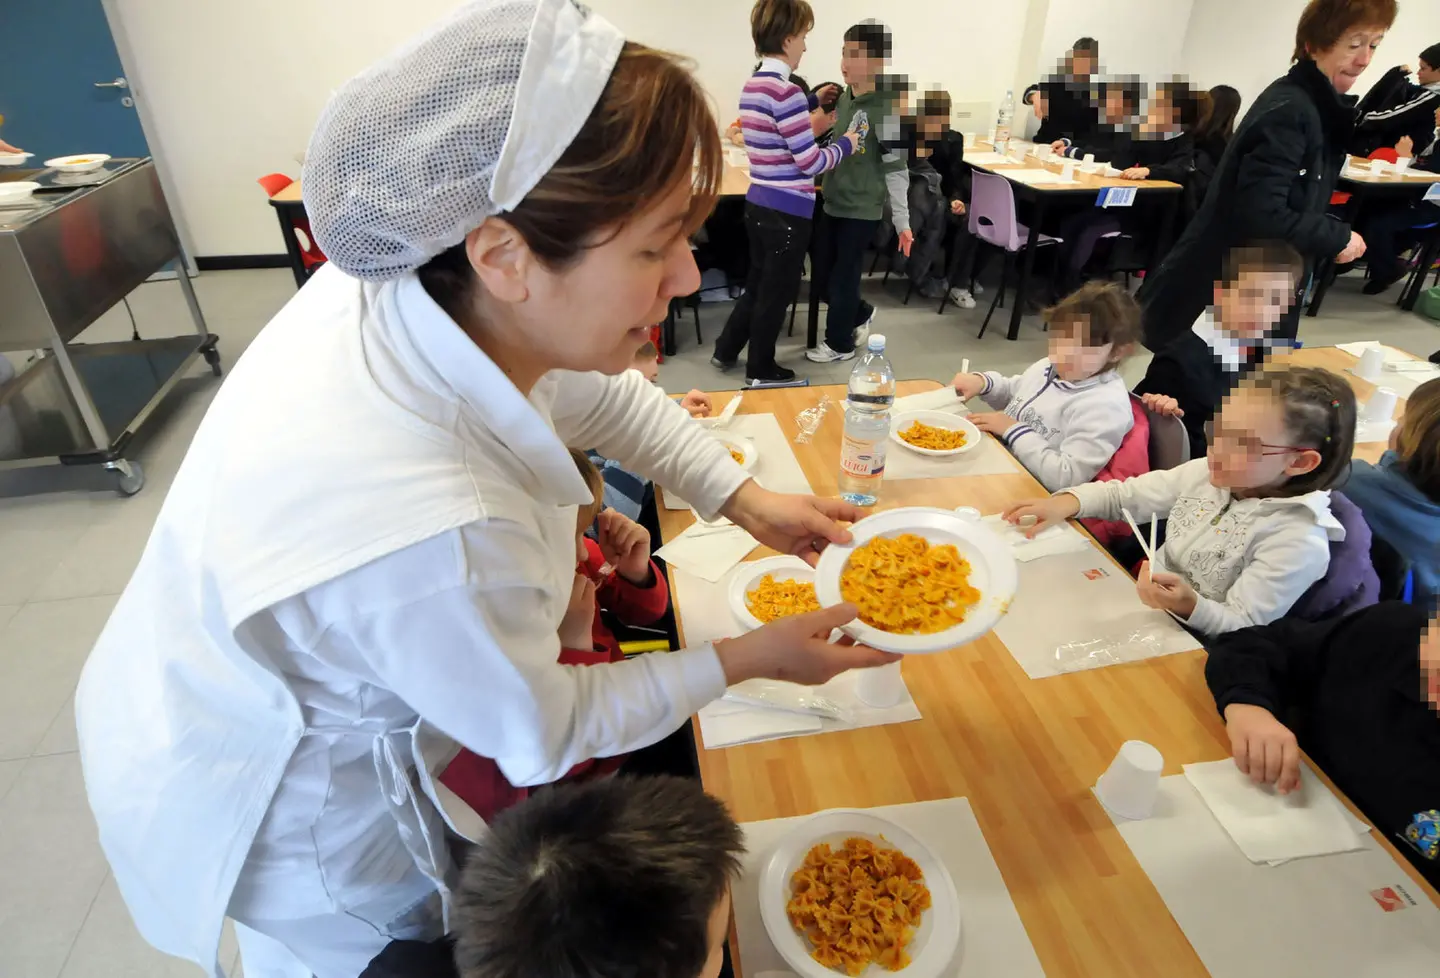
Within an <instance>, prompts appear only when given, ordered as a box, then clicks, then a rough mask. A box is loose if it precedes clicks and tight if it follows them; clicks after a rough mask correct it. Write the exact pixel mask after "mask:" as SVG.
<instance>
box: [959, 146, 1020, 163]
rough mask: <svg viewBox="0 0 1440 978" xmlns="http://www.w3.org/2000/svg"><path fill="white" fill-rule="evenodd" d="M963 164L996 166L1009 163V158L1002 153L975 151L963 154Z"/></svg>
mask: <svg viewBox="0 0 1440 978" xmlns="http://www.w3.org/2000/svg"><path fill="white" fill-rule="evenodd" d="M965 162H966V163H969V164H971V165H972V166H998V165H1000V164H1002V163H1009V162H1011V160H1010V157H1008V156H1005V155H1004V154H1003V153H995V152H990V151H987V150H983V149H982V150H977V151H975V152H972V153H966V154H965Z"/></svg>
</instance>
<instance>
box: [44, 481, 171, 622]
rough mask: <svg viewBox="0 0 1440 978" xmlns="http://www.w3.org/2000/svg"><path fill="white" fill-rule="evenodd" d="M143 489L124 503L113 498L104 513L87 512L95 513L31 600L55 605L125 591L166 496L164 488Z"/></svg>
mask: <svg viewBox="0 0 1440 978" xmlns="http://www.w3.org/2000/svg"><path fill="white" fill-rule="evenodd" d="M148 488H149V491H148V492H147V491H145V490H142V491H141V493H140V494H138V495H136V496H134V497H132V498H129V499H121V498H117V499H115V500H113V501H112V502H111V504H110V505H109V506H107V507H106V508H105V509H103V510H99V509H98V507H97V509H96V510H92V512H96V511H98V512H99V513H100V515H98V516H97V517H96V518H95V520H94V522H92V523H91V524H90V526H88V527H86V529H85V531H84V532H83V533H81V534H80V536H79V537H77V538H76V539H75V541H74V542H73V543H72V544H70V546H69V547H68V548H67V549H66V551H65V552H64V554H63V556H61V558H60V561H59V562H58V563H57V564H56V565H55V568H54V570H52V571H51V572H50V573H49V574H48V575H46V576H45V577H44V578H43V579H42V580H41V581H40V583H39V584H38V585H37V586H36V587H35V590H34V592H33V593H32V595H31V599H32V600H35V601H54V600H56V599H59V598H83V597H89V596H91V595H97V594H119V593H120V592H121V591H122V590H124V588H125V585H126V583H127V582H128V581H129V580H130V575H131V574H132V573H134V570H135V564H136V562H137V561H138V560H139V559H140V553H141V551H143V550H144V549H145V541H146V540H148V539H149V538H150V530H151V528H152V527H153V526H154V524H155V517H156V516H157V515H158V514H159V512H160V504H161V502H163V500H164V498H165V496H164V489H163V488H157V487H148Z"/></svg>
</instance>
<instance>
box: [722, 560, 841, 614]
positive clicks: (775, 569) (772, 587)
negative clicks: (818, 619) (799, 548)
mask: <svg viewBox="0 0 1440 978" xmlns="http://www.w3.org/2000/svg"><path fill="white" fill-rule="evenodd" d="M730 610H731V611H732V612H734V613H735V620H736V621H738V622H740V624H742V625H744V626H745V627H746V628H759V627H760V626H761V625H765V624H768V623H770V622H772V621H775V620H776V619H779V618H785V617H788V616H790V615H798V614H803V613H804V612H806V611H819V610H820V600H819V598H817V597H816V596H815V568H813V567H811V566H810V565H809V564H807V563H805V561H803V560H801V559H800V558H799V557H766V558H764V559H763V560H756V561H752V562H751V563H748V564H741V565H740V566H739V567H737V568H735V570H734V571H732V572H731V574H730Z"/></svg>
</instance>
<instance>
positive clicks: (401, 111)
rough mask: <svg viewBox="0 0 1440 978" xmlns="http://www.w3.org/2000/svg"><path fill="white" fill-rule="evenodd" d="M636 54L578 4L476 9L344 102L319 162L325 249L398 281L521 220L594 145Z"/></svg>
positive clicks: (317, 193) (514, 1) (325, 128)
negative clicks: (488, 229)
mask: <svg viewBox="0 0 1440 978" xmlns="http://www.w3.org/2000/svg"><path fill="white" fill-rule="evenodd" d="M624 43H625V38H624V35H622V34H621V33H620V32H619V31H618V30H617V29H616V28H615V27H614V26H612V25H611V24H610V23H608V22H607V21H605V20H604V19H603V18H601V17H598V16H596V15H594V14H592V13H590V11H589V10H588V9H587V8H585V7H583V6H581V5H580V4H578V3H575V2H574V0H475V2H473V3H469V4H466V5H465V6H464V7H462V8H461V9H460V10H458V11H456V12H455V13H454V14H453V15H451V16H450V17H449V18H448V19H446V20H445V21H442V22H441V23H440V24H438V25H436V26H435V27H433V28H431V29H430V30H429V31H427V32H426V33H425V34H423V35H422V36H420V37H419V38H417V39H415V40H413V41H411V42H410V43H408V44H407V45H406V46H405V47H403V48H401V49H400V50H399V51H398V52H396V53H395V54H393V55H391V56H390V57H388V58H386V59H385V60H384V61H381V62H380V63H379V64H376V65H374V66H372V67H370V68H369V69H367V70H366V71H364V72H362V73H361V74H359V75H357V76H356V77H355V78H353V79H351V80H350V81H349V82H347V83H346V85H345V86H344V87H343V88H341V89H340V91H339V92H338V93H337V94H336V95H335V97H334V98H333V99H331V100H330V104H329V105H328V106H327V107H326V108H325V111H324V112H323V113H322V114H321V116H320V121H319V123H318V124H317V125H316V127H315V134H314V136H312V137H311V140H310V149H309V151H308V153H307V154H306V159H305V169H304V176H303V186H304V192H305V210H306V212H307V214H308V215H309V218H310V226H311V229H312V230H313V231H314V233H315V241H316V243H317V244H319V246H320V248H321V249H322V250H323V251H324V252H325V254H326V256H327V257H328V258H329V259H330V260H331V261H332V262H334V263H335V264H336V265H338V266H339V267H340V268H341V269H343V270H344V271H345V272H347V273H349V274H350V275H354V276H355V277H357V278H363V279H372V280H378V279H387V278H393V277H395V276H396V275H400V274H402V273H404V272H407V271H411V270H413V269H416V268H419V267H420V266H421V265H423V264H425V262H427V261H428V260H430V259H431V258H433V257H434V256H435V255H437V254H439V253H440V252H442V251H444V250H445V249H446V248H449V247H451V246H453V245H456V244H459V243H460V241H462V240H463V239H464V237H465V235H466V234H468V233H469V232H470V231H471V230H473V229H474V228H476V227H479V226H480V224H481V223H483V222H484V220H485V219H486V218H487V217H490V216H491V215H494V214H498V213H500V212H502V211H507V210H512V209H514V207H515V206H516V205H517V204H519V203H520V201H521V200H522V199H523V198H524V197H525V195H526V194H527V193H529V192H530V190H531V189H533V188H534V186H535V184H537V183H538V182H539V181H540V178H541V177H543V176H544V175H545V174H546V173H547V172H548V171H549V170H550V168H551V167H553V166H554V165H555V162H556V161H557V160H558V159H559V158H560V156H561V154H562V153H564V152H565V150H566V148H567V147H568V146H569V145H570V143H571V142H572V141H573V140H574V139H575V136H576V135H577V134H578V133H579V132H580V128H581V126H583V125H584V124H585V120H586V119H588V118H589V116H590V112H591V111H592V110H593V109H594V108H595V104H596V103H597V102H598V101H599V99H600V93H601V92H602V91H603V90H604V88H605V85H606V83H607V82H608V81H609V79H610V74H611V72H612V71H613V70H614V68H615V62H616V59H617V58H619V56H620V49H621V47H622V46H623V45H624Z"/></svg>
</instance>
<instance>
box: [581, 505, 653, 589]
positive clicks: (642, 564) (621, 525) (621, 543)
mask: <svg viewBox="0 0 1440 978" xmlns="http://www.w3.org/2000/svg"><path fill="white" fill-rule="evenodd" d="M595 522H596V524H597V527H596V529H597V533H596V541H595V542H596V543H598V544H599V545H600V556H602V557H604V558H605V563H607V564H609V565H610V566H611V567H614V568H615V573H617V574H619V575H620V576H621V577H623V578H625V580H627V581H629V582H630V583H631V584H634V585H635V586H636V587H649V586H650V585H651V584H652V583H654V582H653V581H652V580H651V577H650V533H649V531H648V530H646V529H645V527H643V526H641V525H640V524H639V523H636V522H635V521H634V520H632V519H630V518H629V517H627V516H625V515H624V514H622V513H617V512H616V511H615V510H613V509H607V510H605V511H603V512H602V513H601V514H600V517H599V519H597V520H596V521H595Z"/></svg>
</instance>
